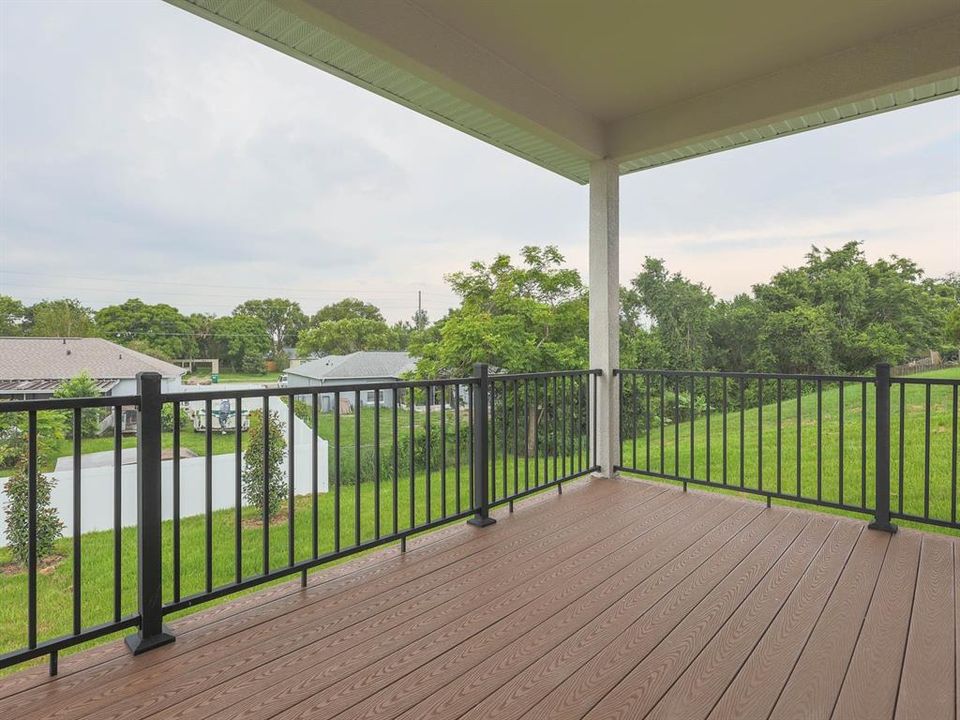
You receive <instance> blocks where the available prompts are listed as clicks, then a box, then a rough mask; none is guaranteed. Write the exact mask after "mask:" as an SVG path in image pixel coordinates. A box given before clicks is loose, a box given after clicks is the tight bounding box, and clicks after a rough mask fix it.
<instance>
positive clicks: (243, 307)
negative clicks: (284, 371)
mask: <svg viewBox="0 0 960 720" xmlns="http://www.w3.org/2000/svg"><path fill="white" fill-rule="evenodd" d="M233 314H234V315H249V316H253V317H255V318H259V319H260V320H262V321H263V324H264V325H266V327H267V332H269V333H270V337H271V339H272V342H273V359H274V360H276V361H277V362H283V361H284V360H285V355H284V352H283V349H284V347H286V346H288V345H296V343H297V335H298V334H299V332H300V330H301V329H302V328H303V326H304V325H305V324H306V321H307V318H306V316H305V315H304V314H303V310H301V309H300V305H299V304H297V303H295V302H293V301H292V300H284V299H283V298H267V299H266V300H247V301H246V302H244V303H241V304H240V305H238V306H237V307H236V309H235V310H234V311H233Z"/></svg>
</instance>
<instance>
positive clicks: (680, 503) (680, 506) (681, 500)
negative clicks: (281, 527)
mask: <svg viewBox="0 0 960 720" xmlns="http://www.w3.org/2000/svg"><path fill="white" fill-rule="evenodd" d="M675 501H676V503H677V505H678V509H677V511H676V512H674V513H672V514H671V515H669V516H665V517H663V518H662V520H661V521H660V522H657V523H656V524H655V525H653V526H651V527H650V528H648V529H647V530H645V531H644V532H642V533H640V534H639V535H637V536H635V537H634V538H633V539H630V540H626V541H625V542H624V543H623V544H622V545H619V546H617V547H616V548H613V549H612V550H610V552H608V553H607V554H606V555H604V556H603V557H607V556H609V555H612V554H614V553H616V552H617V551H618V550H619V549H620V548H622V547H624V546H625V545H628V544H630V543H633V542H636V541H637V540H638V539H639V538H641V537H643V536H644V535H646V534H648V533H650V532H652V531H654V530H655V529H656V528H657V527H660V526H662V525H664V524H665V523H667V522H668V521H669V520H671V519H672V518H674V517H676V516H677V515H680V514H681V513H682V512H684V511H685V510H689V509H690V508H684V507H683V505H684V498H682V496H678V497H677V498H675ZM695 502H696V504H697V505H701V504H702V500H701V499H697V500H696V501H695ZM718 514H719V513H718ZM722 521H723V519H721V522H722ZM628 528H629V525H628V526H625V527H624V528H622V529H621V530H619V531H617V532H623V531H624V530H626V529H628ZM711 529H713V528H711ZM617 532H615V533H612V534H611V535H608V536H605V537H604V538H602V539H600V540H598V541H597V542H596V543H593V544H591V545H590V546H588V547H586V548H583V549H582V550H579V551H578V552H577V553H574V554H573V555H570V556H567V557H564V558H563V560H562V562H566V561H568V560H570V559H572V558H573V557H576V556H577V555H580V554H582V553H584V552H587V551H589V550H590V549H592V548H593V547H595V546H596V545H598V544H601V543H602V542H604V540H606V539H608V538H609V537H612V536H613V535H615V534H617ZM694 542H696V541H694ZM599 560H600V559H598V561H599ZM668 562H669V560H668ZM556 567H557V564H554V565H551V566H549V567H547V568H546V569H545V570H544V571H543V572H542V573H539V574H538V575H542V574H546V573H549V572H550V571H551V570H552V569H554V568H556ZM589 569H590V568H589V566H588V567H585V568H582V569H581V570H578V571H577V572H576V573H574V575H572V576H571V577H575V576H576V575H579V574H581V573H582V572H585V571H587V570H589ZM609 577H611V576H608V577H605V578H603V579H601V580H599V581H598V582H597V584H596V585H594V586H592V587H590V588H588V589H586V590H585V591H584V593H583V595H585V594H587V593H589V592H591V591H592V590H593V589H594V588H596V587H597V586H598V585H601V584H602V583H604V582H606V581H607V580H608V579H609ZM550 591H551V588H550V587H546V588H544V590H543V592H541V593H539V594H538V595H536V596H535V597H534V598H531V599H530V600H529V602H534V601H535V600H536V598H539V597H541V596H543V595H545V594H547V593H548V592H550ZM509 592H511V589H510V588H507V589H505V591H504V592H503V593H500V594H498V595H497V596H495V597H493V598H491V599H490V600H489V601H488V603H492V602H494V601H495V600H496V599H497V598H499V597H502V596H503V595H505V594H507V593H509ZM583 595H581V596H578V597H577V598H573V599H572V600H571V602H576V600H577V599H579V597H582V596H583ZM485 604H487V603H485ZM564 607H566V606H564ZM523 609H524V608H523V607H521V608H517V609H516V610H514V611H512V612H510V613H509V614H507V615H505V616H503V617H501V618H497V619H494V620H492V621H491V622H490V623H489V624H487V625H484V626H483V627H481V628H479V629H478V630H476V631H475V632H473V633H472V634H470V635H469V636H468V637H466V638H464V639H462V640H461V641H460V642H458V643H457V644H456V645H454V646H453V647H451V648H449V649H447V650H445V651H443V652H442V653H440V654H439V655H437V656H436V657H441V656H442V655H444V654H446V653H448V652H452V651H453V650H455V649H456V648H458V647H460V646H461V645H463V644H464V643H467V642H469V641H470V640H471V639H473V638H474V637H476V635H478V634H479V633H482V632H484V631H486V630H489V628H490V627H493V626H495V625H497V624H498V623H500V622H503V621H505V620H507V619H508V618H509V617H510V616H512V615H514V614H515V613H517V612H521V611H522V610H523ZM562 609H563V608H560V609H558V610H557V612H560V610H562ZM553 614H556V613H552V614H551V615H550V617H552V616H553ZM456 621H457V619H453V620H451V622H450V623H446V624H445V625H443V626H441V627H440V628H438V629H436V630H435V631H433V632H441V631H442V630H443V629H444V628H446V627H448V626H449V625H451V624H453V623H455V622H456ZM436 657H434V658H429V659H427V660H426V661H424V663H422V664H421V665H418V666H416V667H414V668H412V669H410V670H409V671H407V672H405V673H404V674H403V675H399V676H397V677H396V678H394V679H392V680H391V681H390V682H389V683H387V684H386V685H384V686H383V687H382V688H378V689H377V690H376V691H375V692H373V693H371V695H370V696H372V695H374V694H376V693H379V692H381V691H383V690H385V689H386V688H387V687H390V686H392V685H393V684H395V683H397V682H400V681H401V680H403V678H405V677H407V676H409V675H411V674H413V673H415V672H417V670H419V669H420V667H422V666H423V665H426V664H428V663H429V662H432V661H434V660H435V659H436ZM383 659H384V658H378V659H375V660H372V661H371V662H370V663H369V664H368V665H365V666H364V667H363V668H359V669H357V671H356V672H362V671H363V670H364V669H366V668H367V667H370V666H371V665H374V664H376V663H378V662H381V661H382V660H383ZM337 682H340V681H337ZM328 687H329V686H328ZM370 696H365V697H363V698H360V699H358V700H357V701H356V702H354V703H352V704H351V705H350V706H348V707H345V708H342V709H341V711H340V712H341V713H342V712H347V711H348V710H349V709H350V708H352V707H353V706H355V705H357V704H359V703H361V702H364V701H365V700H366V699H367V698H368V697H370ZM313 697H314V696H312V695H311V696H310V697H307V698H303V699H302V700H299V701H298V702H296V703H295V704H294V705H291V706H290V707H288V708H286V709H285V710H283V711H280V712H287V711H290V710H292V709H293V708H295V707H296V706H297V705H301V704H303V703H306V702H309V701H310V700H311V699H312V698H313Z"/></svg>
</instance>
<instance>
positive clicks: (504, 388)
mask: <svg viewBox="0 0 960 720" xmlns="http://www.w3.org/2000/svg"><path fill="white" fill-rule="evenodd" d="M500 404H501V406H502V407H501V410H502V412H503V431H502V432H503V497H507V496H508V495H509V494H510V493H509V491H508V490H507V381H506V380H504V381H503V382H502V384H501V396H500Z"/></svg>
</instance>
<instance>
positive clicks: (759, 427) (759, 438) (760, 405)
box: [757, 378, 763, 492]
mask: <svg viewBox="0 0 960 720" xmlns="http://www.w3.org/2000/svg"><path fill="white" fill-rule="evenodd" d="M757 488H758V489H759V490H760V492H763V378H757Z"/></svg>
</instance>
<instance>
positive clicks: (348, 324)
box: [297, 318, 398, 357]
mask: <svg viewBox="0 0 960 720" xmlns="http://www.w3.org/2000/svg"><path fill="white" fill-rule="evenodd" d="M395 349H398V346H397V334H396V333H395V332H394V331H393V330H392V329H391V328H390V326H388V325H387V323H385V322H384V321H383V320H367V319H364V318H345V319H343V320H325V321H323V322H320V323H318V324H316V325H314V326H313V327H311V328H308V329H306V330H303V331H301V333H300V342H299V343H298V344H297V352H298V353H299V354H300V355H301V356H304V357H305V356H308V355H313V354H320V355H345V354H347V353H352V352H357V351H359V350H395Z"/></svg>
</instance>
